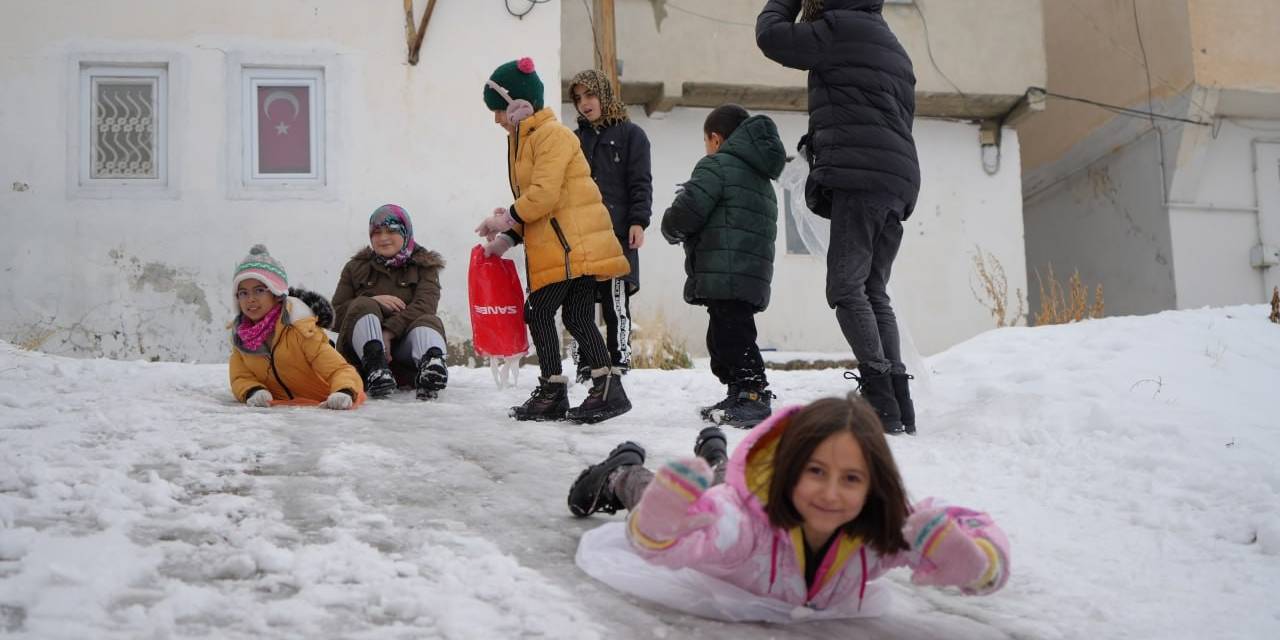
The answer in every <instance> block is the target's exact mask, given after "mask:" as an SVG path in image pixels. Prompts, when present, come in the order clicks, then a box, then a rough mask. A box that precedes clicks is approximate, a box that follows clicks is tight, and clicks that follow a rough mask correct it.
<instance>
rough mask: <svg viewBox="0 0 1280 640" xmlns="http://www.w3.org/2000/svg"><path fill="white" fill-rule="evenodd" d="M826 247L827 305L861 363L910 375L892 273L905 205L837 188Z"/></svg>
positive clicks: (899, 241)
mask: <svg viewBox="0 0 1280 640" xmlns="http://www.w3.org/2000/svg"><path fill="white" fill-rule="evenodd" d="M832 196H833V197H832V205H831V242H830V244H829V246H828V248H827V304H829V305H831V308H833V309H835V310H836V320H837V321H838V322H839V323H840V331H841V332H843V333H844V337H845V340H848V341H849V346H850V347H851V348H852V349H853V355H854V357H856V358H857V359H858V363H859V364H866V365H867V366H869V367H871V368H872V369H875V370H876V371H880V372H888V371H893V372H894V373H905V372H906V370H907V369H906V366H904V365H903V364H902V352H901V351H900V349H899V346H898V319H897V317H896V316H895V315H894V313H893V307H892V306H891V305H890V303H889V291H888V285H889V272H890V270H891V269H892V268H893V260H894V258H896V257H897V256H898V247H899V246H901V245H902V206H901V205H900V204H898V203H896V202H894V201H893V199H892V198H882V197H876V196H875V195H874V194H865V193H858V192H850V191H835V192H833V194H832Z"/></svg>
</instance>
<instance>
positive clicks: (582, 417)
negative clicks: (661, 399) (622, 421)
mask: <svg viewBox="0 0 1280 640" xmlns="http://www.w3.org/2000/svg"><path fill="white" fill-rule="evenodd" d="M592 373H594V374H595V375H593V376H592V377H591V391H589V392H587V399H586V400H583V401H582V404H580V405H578V406H576V407H574V408H572V409H570V410H569V413H568V414H567V415H566V416H565V417H566V418H567V419H568V420H569V421H570V422H579V423H585V424H594V423H596V422H603V421H605V420H608V419H609V418H614V417H617V416H620V415H622V414H624V413H626V412H628V411H630V410H631V400H630V399H628V398H627V392H626V391H624V390H623V389H622V376H621V375H620V374H619V373H618V372H617V370H615V369H607V368H601V369H596V370H595V371H593V372H592Z"/></svg>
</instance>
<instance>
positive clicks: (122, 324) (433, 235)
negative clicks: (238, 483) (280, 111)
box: [0, 0, 560, 361]
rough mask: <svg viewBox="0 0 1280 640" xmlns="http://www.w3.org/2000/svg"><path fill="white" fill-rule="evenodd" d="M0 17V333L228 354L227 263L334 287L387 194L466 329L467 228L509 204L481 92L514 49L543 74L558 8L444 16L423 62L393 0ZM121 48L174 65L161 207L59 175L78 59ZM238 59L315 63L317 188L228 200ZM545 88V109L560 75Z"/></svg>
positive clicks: (496, 8)
mask: <svg viewBox="0 0 1280 640" xmlns="http://www.w3.org/2000/svg"><path fill="white" fill-rule="evenodd" d="M417 4H418V5H419V8H418V10H419V11H421V10H422V6H423V5H424V4H425V3H423V2H418V3H417ZM5 6H6V12H5V19H4V20H0V86H3V87H4V90H3V91H0V148H3V149H4V150H5V152H4V153H3V154H0V185H3V189H0V228H3V229H4V232H3V233H0V273H3V278H0V338H3V339H6V340H10V341H15V342H18V343H23V344H28V345H32V346H39V347H40V348H43V349H45V350H47V351H51V352H56V353H77V354H86V355H107V356H111V357H118V358H139V357H160V358H164V359H182V360H191V359H195V360H203V361H217V360H221V359H224V358H226V355H227V348H226V346H225V345H226V329H225V327H226V324H227V322H228V321H229V320H230V319H231V318H232V315H233V307H232V302H233V301H232V297H231V287H230V278H231V269H232V266H233V265H234V264H235V263H236V262H237V261H238V260H239V259H240V258H241V257H242V256H244V255H245V253H246V252H247V249H248V247H249V246H250V245H251V244H253V243H256V242H263V243H266V244H267V246H268V247H269V248H270V249H271V251H272V253H273V254H274V255H275V256H276V257H277V258H279V259H280V260H281V261H283V263H284V264H285V266H286V268H287V269H288V271H289V273H290V280H291V282H292V283H294V284H303V285H306V286H309V287H313V288H315V289H316V290H318V291H321V292H323V293H325V294H326V295H328V294H331V293H332V291H333V287H334V285H335V283H336V281H337V277H338V273H339V271H340V269H341V268H342V265H343V263H344V262H345V260H346V258H347V257H348V256H350V255H351V254H352V253H353V252H354V251H355V250H357V249H358V248H360V247H361V246H362V245H364V244H365V243H366V242H367V236H366V226H365V225H366V221H367V218H368V215H369V213H370V212H371V211H372V210H373V209H374V208H375V207H377V206H378V205H379V204H382V203H384V202H397V203H400V204H402V205H404V206H405V207H406V208H407V209H408V210H409V212H410V213H411V215H412V216H413V218H414V222H415V226H416V231H417V238H418V241H419V242H420V243H422V244H424V245H426V246H428V247H430V248H432V249H436V250H439V251H440V252H441V253H443V254H444V255H445V257H446V258H447V259H448V260H449V261H450V267H449V268H447V269H446V270H445V271H444V274H443V280H444V291H445V295H444V302H443V315H444V317H445V321H446V323H447V325H448V328H449V330H450V333H451V335H450V338H451V340H459V339H465V338H467V337H469V330H468V322H467V316H466V315H465V311H466V293H465V292H466V288H465V283H466V280H465V278H466V264H467V262H466V261H467V256H468V252H469V250H470V247H471V246H472V244H473V242H474V236H473V234H472V232H471V229H472V228H473V227H474V225H475V222H474V221H475V220H476V219H477V218H479V217H480V216H483V215H485V214H486V213H487V212H488V211H490V210H491V209H492V207H494V206H497V205H505V204H507V203H508V202H509V201H510V198H511V195H510V191H509V189H508V186H507V180H506V163H505V159H504V157H505V144H506V143H505V134H504V133H503V132H502V131H501V130H500V129H499V128H498V127H497V126H495V125H494V124H493V122H492V115H491V114H490V112H488V111H487V110H486V109H485V107H484V105H483V103H482V101H481V97H480V96H481V90H482V88H483V81H484V79H485V78H486V77H487V76H488V74H489V73H490V72H491V71H492V69H493V67H495V66H496V65H497V64H500V63H502V62H505V61H507V60H510V59H513V58H516V57H518V56H522V55H529V56H532V57H533V58H534V59H535V60H536V61H537V64H538V66H539V72H540V73H541V74H542V75H543V77H545V78H549V79H554V78H558V77H559V76H560V69H559V61H560V55H559V31H560V11H559V6H558V5H557V4H556V3H550V4H546V5H538V6H537V7H535V9H534V11H533V12H532V13H531V14H530V15H528V16H526V17H525V18H524V19H523V20H519V19H516V18H514V17H512V16H510V15H509V14H508V13H507V11H506V10H504V9H503V8H502V6H501V5H500V4H498V3H461V2H453V3H451V2H442V3H439V4H438V5H437V7H436V10H435V14H434V17H433V19H432V22H431V25H430V28H429V33H428V35H427V37H426V40H425V45H424V47H423V51H422V62H421V63H420V64H419V65H418V66H416V67H410V66H408V65H407V64H406V62H405V58H406V54H405V48H406V46H405V35H404V32H405V29H404V18H403V9H402V5H401V3H398V2H359V3H354V2H348V1H346V0H311V1H309V2H307V3H302V4H299V3H288V4H287V5H286V4H284V3H261V2H249V1H248V0H237V1H234V2H219V3H213V2H180V3H177V2H166V1H162V0H129V1H126V0H115V1H110V2H100V3H94V4H93V5H92V6H88V5H86V4H85V3H71V2H49V3H32V2H7V3H5ZM479 33H483V34H484V37H483V38H478V37H477V35H476V34H479ZM117 57H119V58H129V59H140V60H153V61H157V62H163V63H166V64H168V65H169V71H168V73H169V111H170V115H171V116H172V125H173V127H172V131H171V134H170V145H169V152H170V155H169V159H170V181H171V185H170V188H169V189H168V190H167V191H165V192H164V193H161V194H159V195H151V196H133V195H131V194H128V193H117V194H115V195H113V196H112V197H111V198H109V199H106V198H95V197H84V194H82V193H80V192H79V191H78V190H77V188H76V183H77V176H76V175H75V174H74V172H72V171H69V167H74V166H75V162H74V159H72V158H69V157H68V156H69V154H70V153H71V149H72V147H73V140H74V138H75V132H74V130H73V127H74V123H76V122H77V114H78V109H79V106H78V104H79V103H78V100H79V86H78V79H77V78H76V71H75V69H76V67H77V64H78V62H77V61H78V60H88V61H93V60H97V59H105V58H117ZM237 61H245V62H263V63H273V62H276V63H290V64H296V63H298V62H302V63H306V64H320V65H324V67H325V82H326V84H327V96H326V97H327V98H328V102H327V105H326V107H327V114H326V116H327V134H328V137H329V153H328V157H327V160H328V162H329V166H330V170H331V171H330V174H329V178H330V179H329V184H328V185H327V186H326V187H325V188H324V189H322V190H319V191H316V192H302V193H290V194H280V193H257V194H255V193H248V194H246V193H243V192H241V191H242V190H239V189H238V188H237V187H236V183H237V180H238V175H236V174H234V173H233V172H232V170H231V168H230V167H232V166H233V165H234V154H235V153H236V152H234V151H233V150H232V149H233V147H234V145H235V144H237V141H238V140H239V136H241V135H242V132H241V131H240V130H239V129H238V128H234V127H233V125H232V124H231V123H232V122H233V121H234V120H235V116H236V113H237V109H238V108H239V97H238V95H239V91H240V87H239V86H238V83H237V81H236V79H237V78H238V77H239V76H238V73H239V72H238V70H237V69H236V68H235V65H236V63H237ZM547 89H548V92H549V93H548V100H547V102H548V103H549V104H553V105H554V104H556V103H557V102H558V101H559V87H558V85H557V83H556V82H555V81H554V80H551V81H549V82H548V83H547ZM11 185H12V186H11Z"/></svg>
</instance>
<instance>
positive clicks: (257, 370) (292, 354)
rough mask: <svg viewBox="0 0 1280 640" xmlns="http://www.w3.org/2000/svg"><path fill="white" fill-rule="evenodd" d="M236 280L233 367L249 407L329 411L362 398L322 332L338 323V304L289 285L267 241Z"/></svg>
mask: <svg viewBox="0 0 1280 640" xmlns="http://www.w3.org/2000/svg"><path fill="white" fill-rule="evenodd" d="M231 286H232V287H233V289H234V290H235V293H236V305H237V306H238V307H239V309H240V313H239V315H237V316H236V319H235V322H234V323H233V326H232V329H231V362H230V363H229V367H228V368H229V371H230V375H231V393H233V394H234V395H235V397H236V400H239V401H240V402H243V403H245V404H247V405H249V406H251V407H268V406H271V405H273V404H303V405H317V404H318V405H321V406H323V407H325V408H327V409H351V408H352V407H355V406H359V405H360V404H361V403H362V402H363V401H364V392H363V391H361V390H360V389H361V386H362V385H361V382H360V376H359V374H357V373H356V370H355V368H354V367H352V366H351V365H349V364H347V361H346V360H345V359H344V358H343V357H342V355H341V354H339V353H338V351H337V350H336V349H334V348H333V346H332V345H330V344H329V337H328V336H327V335H325V332H324V330H323V327H324V326H325V325H326V324H328V323H330V322H332V321H333V307H331V306H330V305H329V302H328V301H327V300H325V299H324V298H323V297H322V296H320V295H318V294H315V293H311V292H309V291H303V290H301V289H290V288H289V280H288V275H287V274H286V273H285V270H284V267H282V266H281V265H280V263H279V262H277V261H276V260H275V259H274V258H272V257H271V254H270V253H267V248H266V247H264V246H262V245H260V244H259V245H254V247H253V248H252V249H250V250H249V255H248V256H247V257H245V259H244V260H241V261H240V263H239V264H237V265H236V274H235V277H234V278H232V281H231ZM312 306H314V307H315V309H318V311H315V310H313V308H312Z"/></svg>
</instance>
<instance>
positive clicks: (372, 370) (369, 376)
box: [360, 340, 396, 398]
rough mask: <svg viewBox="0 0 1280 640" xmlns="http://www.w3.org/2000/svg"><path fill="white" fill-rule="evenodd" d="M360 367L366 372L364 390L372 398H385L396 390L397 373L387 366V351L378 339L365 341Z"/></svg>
mask: <svg viewBox="0 0 1280 640" xmlns="http://www.w3.org/2000/svg"><path fill="white" fill-rule="evenodd" d="M360 369H361V371H363V372H364V391H365V393H367V394H369V397H370V398H385V397H386V396H389V395H391V392H392V391H395V390H396V377H395V374H393V373H391V367H389V366H387V353H386V352H385V351H383V350H382V343H381V342H379V341H378V340H370V341H368V342H366V343H364V354H363V355H362V356H361V358H360Z"/></svg>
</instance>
